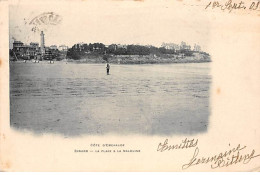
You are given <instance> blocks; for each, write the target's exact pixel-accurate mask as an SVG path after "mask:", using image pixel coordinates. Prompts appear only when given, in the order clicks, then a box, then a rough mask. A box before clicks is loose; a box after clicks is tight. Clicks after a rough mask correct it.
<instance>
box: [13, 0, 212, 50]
mask: <svg viewBox="0 0 260 175" xmlns="http://www.w3.org/2000/svg"><path fill="white" fill-rule="evenodd" d="M60 2H61V1H56V2H51V1H45V2H44V1H35V2H34V3H33V1H31V2H30V3H28V4H23V5H19V4H16V5H12V6H10V11H9V34H10V36H9V38H10V47H11V48H12V41H13V40H14V39H15V40H20V41H22V42H24V43H27V44H29V43H30V42H40V31H41V30H43V31H44V33H45V44H46V45H47V46H50V45H61V44H65V45H67V46H69V47H71V46H72V45H74V44H76V43H80V42H83V43H94V42H101V43H104V44H107V45H108V44H112V43H115V44H141V45H147V44H149V45H154V46H157V47H158V46H160V45H161V44H162V43H163V42H165V43H176V44H180V42H181V41H185V42H187V43H188V44H190V45H191V46H192V47H193V45H194V44H195V43H196V44H199V45H201V47H202V49H203V50H204V51H207V46H208V44H209V42H210V41H209V38H210V36H209V35H210V25H209V24H210V22H209V19H208V18H207V15H206V14H205V13H204V12H203V11H201V10H200V9H201V7H195V6H191V5H190V4H189V5H187V4H186V5H185V4H183V3H182V2H180V1H161V0H157V1H152V0H151V1H119V0H114V1H106V0H100V1H94V0H85V1H62V3H60ZM162 2H163V3H162ZM199 8H200V9H199ZM46 12H53V13H54V14H57V15H59V16H60V18H61V22H60V23H59V24H57V25H52V24H48V25H44V24H41V25H37V27H38V29H39V31H36V32H34V31H32V28H33V27H35V25H34V24H29V23H30V22H31V21H32V19H34V18H35V17H37V16H39V15H41V14H43V13H46Z"/></svg>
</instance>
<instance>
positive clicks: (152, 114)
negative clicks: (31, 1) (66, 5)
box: [9, 5, 211, 137]
mask: <svg viewBox="0 0 260 175" xmlns="http://www.w3.org/2000/svg"><path fill="white" fill-rule="evenodd" d="M112 10H114V9H113V8H109V9H105V11H104V9H102V10H101V9H100V10H97V11H94V12H91V14H89V13H88V12H86V11H84V10H83V8H79V9H78V13H77V14H75V15H74V14H71V15H70V16H68V14H64V15H63V14H62V13H59V12H47V13H41V12H40V11H39V10H34V9H32V10H30V8H27V7H26V6H25V7H23V6H17V5H16V6H10V11H9V35H10V36H9V37H10V46H9V47H10V50H9V51H10V125H11V127H12V128H14V129H17V130H19V131H24V130H27V131H30V132H34V133H38V134H42V133H58V134H61V135H64V136H67V137H72V136H78V135H84V134H94V135H96V134H97V135H100V134H107V133H114V134H117V135H121V134H133V133H135V134H142V135H173V134H190V135H192V134H196V133H203V132H207V128H208V125H209V122H208V121H209V116H210V104H209V98H210V95H209V91H210V85H211V76H210V64H211V63H210V62H211V59H210V54H209V53H208V52H207V51H206V49H207V44H208V43H207V35H208V34H209V29H208V28H207V27H206V26H205V28H201V26H200V25H198V24H196V23H195V22H192V23H189V24H187V22H186V21H183V20H179V19H178V16H175V17H171V18H166V19H164V18H163V16H158V13H150V10H148V9H144V10H142V11H139V10H136V9H132V10H130V11H126V12H124V13H123V14H121V15H120V16H118V15H117V14H114V13H117V12H118V13H119V12H120V11H121V9H116V10H114V11H113V12H114V13H111V14H110V13H109V12H111V11H112ZM134 13H140V15H143V16H144V18H140V17H139V16H138V15H135V16H134V15H133V14H134ZM107 14H110V16H109V18H108V17H107ZM166 15H167V14H166ZM71 18H72V19H73V18H74V19H77V18H78V19H79V18H80V19H81V20H73V21H69V19H71ZM106 18H107V19H106ZM122 22H124V24H122ZM170 22H174V25H171V26H169V23H170ZM120 23H121V24H120ZM68 25H70V26H71V27H68ZM97 25H98V26H97ZM188 26H189V27H190V28H189V29H188V30H187V27H188ZM161 28H166V29H165V31H164V30H162V31H160V29H161ZM140 31H142V32H140Z"/></svg>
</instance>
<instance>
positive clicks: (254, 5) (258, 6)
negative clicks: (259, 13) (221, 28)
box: [205, 0, 260, 13]
mask: <svg viewBox="0 0 260 175" xmlns="http://www.w3.org/2000/svg"><path fill="white" fill-rule="evenodd" d="M210 7H211V8H212V9H215V8H218V9H220V10H222V11H226V10H227V11H228V12H229V13H230V12H232V11H233V10H246V9H249V10H260V1H255V2H254V1H253V2H251V3H250V4H246V3H245V2H244V1H240V2H233V1H232V0H228V1H226V2H225V3H221V2H219V1H210V2H209V3H208V5H207V6H206V8H205V9H209V8H210Z"/></svg>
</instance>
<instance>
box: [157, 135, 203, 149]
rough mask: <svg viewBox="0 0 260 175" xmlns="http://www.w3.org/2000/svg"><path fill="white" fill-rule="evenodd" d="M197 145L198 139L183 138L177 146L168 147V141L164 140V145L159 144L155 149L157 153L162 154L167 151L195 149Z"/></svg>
mask: <svg viewBox="0 0 260 175" xmlns="http://www.w3.org/2000/svg"><path fill="white" fill-rule="evenodd" d="M197 144H198V139H196V140H195V139H192V140H188V139H187V138H185V139H184V140H182V142H181V143H179V144H173V145H168V139H165V141H164V143H159V145H158V147H157V151H159V152H163V151H169V150H174V149H187V148H191V147H196V146H197Z"/></svg>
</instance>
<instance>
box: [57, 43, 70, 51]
mask: <svg viewBox="0 0 260 175" xmlns="http://www.w3.org/2000/svg"><path fill="white" fill-rule="evenodd" d="M68 48H69V47H68V46H65V45H64V44H63V45H60V46H59V47H58V50H59V51H62V52H67V51H68Z"/></svg>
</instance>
